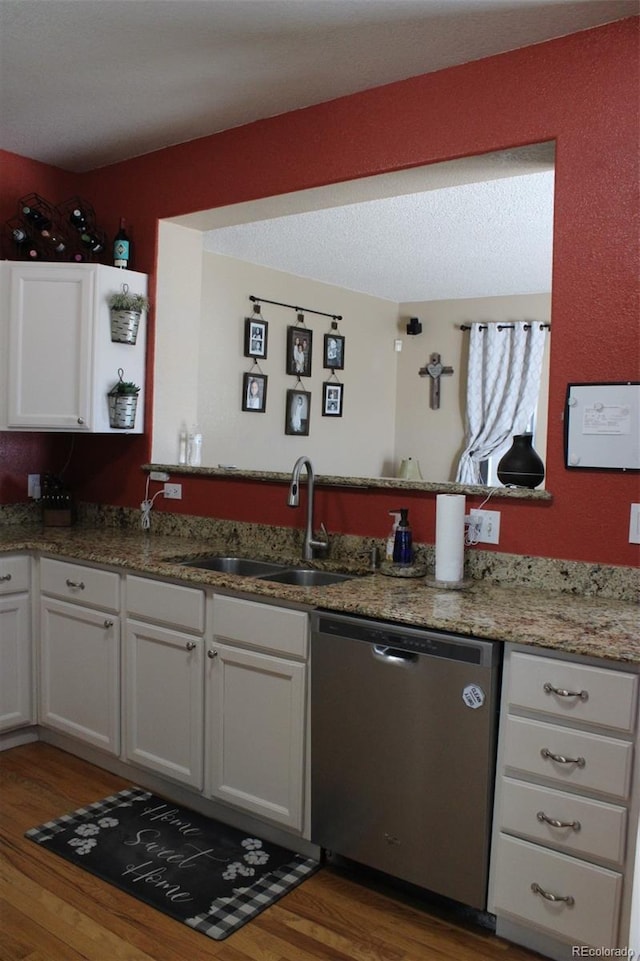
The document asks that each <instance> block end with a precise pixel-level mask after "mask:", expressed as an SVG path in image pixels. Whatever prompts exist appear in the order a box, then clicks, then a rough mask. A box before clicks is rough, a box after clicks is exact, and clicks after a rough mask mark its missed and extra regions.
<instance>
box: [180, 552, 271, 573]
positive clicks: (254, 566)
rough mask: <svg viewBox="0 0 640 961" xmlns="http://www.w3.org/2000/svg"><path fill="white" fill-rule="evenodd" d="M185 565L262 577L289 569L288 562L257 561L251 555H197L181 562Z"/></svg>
mask: <svg viewBox="0 0 640 961" xmlns="http://www.w3.org/2000/svg"><path fill="white" fill-rule="evenodd" d="M180 563H181V564H182V566H183V567H199V568H200V569H202V570H205V571H217V572H219V573H221V574H239V575H241V576H242V577H261V576H263V575H265V574H275V573H277V572H278V571H284V570H286V569H287V565H286V564H273V563H271V562H270V561H257V560H254V559H253V558H251V557H223V556H221V555H218V554H216V555H214V556H212V557H195V558H192V559H191V560H188V561H181V562H180Z"/></svg>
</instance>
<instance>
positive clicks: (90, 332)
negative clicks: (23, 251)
mask: <svg viewBox="0 0 640 961" xmlns="http://www.w3.org/2000/svg"><path fill="white" fill-rule="evenodd" d="M0 269H1V270H2V308H1V309H2V322H1V323H0V347H2V351H1V352H0V356H1V357H2V358H4V361H3V363H5V364H6V368H5V370H4V374H5V376H4V377H3V378H2V380H3V381H4V384H5V385H6V392H5V391H2V390H1V389H0V394H3V395H4V396H1V397H0V428H8V429H9V430H23V431H24V430H39V431H43V430H53V431H84V432H88V433H111V432H113V433H125V430H122V429H120V428H111V427H110V424H109V406H108V399H107V395H108V393H109V391H110V390H111V388H112V387H113V386H114V384H116V383H117V381H118V370H119V369H121V370H122V371H123V380H125V381H132V382H134V383H135V384H137V385H138V386H140V388H141V389H140V392H139V395H138V402H137V410H136V416H135V425H134V427H133V428H131V429H130V428H127V432H129V433H135V434H140V433H142V431H143V429H144V377H145V353H146V320H147V318H146V314H143V315H142V319H141V322H140V326H139V329H138V334H137V338H136V343H135V344H128V343H117V342H113V341H112V340H111V326H110V311H109V298H110V296H111V294H114V293H117V292H119V291H121V290H122V285H123V284H127V285H128V287H129V290H130V292H131V293H140V294H146V293H147V277H146V275H145V274H140V273H137V272H135V271H131V270H120V269H118V268H115V267H106V266H103V265H102V264H60V263H51V264H42V263H12V262H5V263H4V264H2V265H1V266H0Z"/></svg>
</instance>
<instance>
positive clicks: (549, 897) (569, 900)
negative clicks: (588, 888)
mask: <svg viewBox="0 0 640 961" xmlns="http://www.w3.org/2000/svg"><path fill="white" fill-rule="evenodd" d="M531 890H532V891H533V893H534V894H539V895H540V897H541V898H544V899H545V901H555V902H556V903H558V902H560V901H564V903H565V904H568V905H569V907H571V906H572V905H574V904H575V903H576V899H575V898H574V897H572V895H570V894H565V895H560V894H551V893H550V892H549V891H545V889H544V888H541V887H540V885H539V884H536V882H535V881H534V882H533V884H532V885H531Z"/></svg>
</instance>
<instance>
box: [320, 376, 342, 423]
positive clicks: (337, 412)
mask: <svg viewBox="0 0 640 961" xmlns="http://www.w3.org/2000/svg"><path fill="white" fill-rule="evenodd" d="M343 396H344V384H340V383H338V381H336V380H325V381H324V383H323V385H322V416H323V417H342V399H343Z"/></svg>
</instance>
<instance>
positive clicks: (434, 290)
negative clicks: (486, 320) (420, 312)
mask: <svg viewBox="0 0 640 961" xmlns="http://www.w3.org/2000/svg"><path fill="white" fill-rule="evenodd" d="M532 151H533V148H528V149H527V150H525V151H522V153H521V155H519V152H518V151H508V152H504V153H497V154H489V155H486V157H485V158H482V160H483V163H482V165H481V166H478V167H477V168H476V167H474V162H473V161H469V162H468V163H462V164H461V163H460V162H457V163H455V164H438V165H437V166H436V167H435V168H434V167H426V168H422V170H418V171H413V172H412V174H411V179H410V181H409V183H410V184H411V185H414V186H415V185H416V184H418V183H419V182H420V179H422V180H423V181H424V183H423V185H422V189H421V190H420V191H417V192H416V191H413V192H410V193H403V192H402V190H403V189H405V188H404V184H405V181H406V179H407V178H406V177H405V178H404V179H403V178H402V176H398V177H397V178H394V177H393V175H390V176H387V177H384V178H369V186H370V187H371V192H372V193H373V194H375V193H376V181H380V182H381V184H383V185H384V192H385V193H387V194H388V193H389V191H392V190H393V184H394V183H397V184H398V188H397V189H398V194H399V195H397V196H393V195H392V196H384V197H381V198H380V199H371V200H364V201H360V202H355V203H354V202H351V203H348V204H344V203H343V204H339V205H337V206H329V207H326V208H323V209H320V210H308V211H305V212H302V213H289V214H287V215H286V216H277V213H276V212H273V213H272V215H271V216H270V217H269V218H268V219H260V213H259V212H260V209H261V207H260V204H255V205H253V209H254V210H255V211H256V220H255V221H254V222H249V223H238V224H237V225H234V226H227V227H222V228H219V229H216V230H211V231H209V232H207V233H205V235H204V248H205V250H207V251H211V252H214V253H220V254H224V255H226V256H229V257H235V258H239V259H241V260H246V261H249V262H251V263H254V264H261V265H262V266H266V267H272V268H274V269H277V270H282V271H285V272H287V273H290V274H295V275H297V276H300V277H307V278H311V279H313V280H318V281H322V282H324V283H328V284H334V285H336V286H338V287H344V288H347V289H348V290H356V291H359V292H361V293H366V294H370V295H372V296H374V297H381V298H383V299H386V300H391V301H394V302H395V303H407V302H410V301H423V300H448V299H453V298H456V299H457V298H468V297H492V296H493V297H496V296H508V295H512V294H530V293H540V292H543V291H549V290H551V260H552V243H553V181H554V174H553V166H552V159H551V156H550V155H551V154H552V150H551V148H550V145H543V146H541V147H540V148H539V152H540V156H539V157H538V158H537V159H536V162H534V163H527V162H526V159H527V158H528V155H530V154H531V153H532ZM505 155H507V156H506V159H505ZM523 157H524V158H525V159H524V160H523V159H522V158H523ZM523 169H525V170H527V171H528V172H526V173H523V172H522V170H523ZM532 169H533V172H531V170H532ZM481 176H484V177H485V178H486V179H478V178H479V177H481ZM469 180H472V181H473V182H465V181H469ZM443 184H444V186H443ZM355 186H356V185H355V184H354V185H352V187H353V189H354V190H355ZM358 186H359V187H360V188H361V189H362V184H358ZM348 189H349V185H345V190H344V191H343V194H346V193H348ZM380 193H382V189H381V191H380ZM313 195H314V198H316V202H318V200H319V201H320V202H322V197H323V192H322V191H321V190H319V191H314V192H313ZM228 211H229V213H231V212H232V208H228ZM276 211H277V208H276ZM185 221H186V222H187V223H188V222H189V218H184V221H183V222H185Z"/></svg>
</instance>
